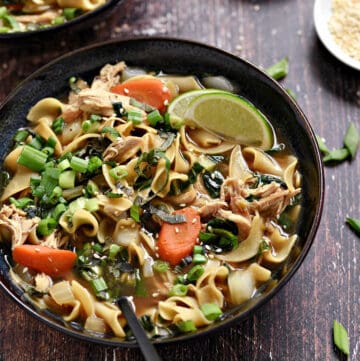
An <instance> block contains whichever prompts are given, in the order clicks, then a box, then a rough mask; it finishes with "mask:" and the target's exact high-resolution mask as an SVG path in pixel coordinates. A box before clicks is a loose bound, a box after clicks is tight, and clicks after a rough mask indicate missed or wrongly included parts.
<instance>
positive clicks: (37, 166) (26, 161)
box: [17, 145, 48, 172]
mask: <svg viewBox="0 0 360 361" xmlns="http://www.w3.org/2000/svg"><path fill="white" fill-rule="evenodd" d="M47 158H48V156H47V154H45V153H43V152H41V151H40V150H37V149H35V148H32V147H30V146H29V145H25V146H24V148H23V150H22V151H21V154H20V156H19V158H18V160H17V162H18V163H19V164H21V165H23V166H24V167H26V168H29V169H31V170H33V171H35V172H40V171H42V170H43V169H44V167H45V164H46V161H47Z"/></svg>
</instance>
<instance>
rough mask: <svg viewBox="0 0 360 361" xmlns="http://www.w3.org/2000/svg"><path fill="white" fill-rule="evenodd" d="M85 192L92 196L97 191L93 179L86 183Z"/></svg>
mask: <svg viewBox="0 0 360 361" xmlns="http://www.w3.org/2000/svg"><path fill="white" fill-rule="evenodd" d="M85 192H86V195H87V196H89V197H93V196H95V195H96V194H97V193H98V192H99V187H98V186H97V184H96V183H95V182H94V181H92V180H89V181H88V183H87V185H86V188H85Z"/></svg>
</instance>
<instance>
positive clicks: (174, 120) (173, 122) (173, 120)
mask: <svg viewBox="0 0 360 361" xmlns="http://www.w3.org/2000/svg"><path fill="white" fill-rule="evenodd" d="M167 114H168V113H167ZM168 119H169V124H170V126H171V128H173V129H176V130H178V129H180V128H181V127H182V126H183V125H184V124H185V121H184V119H183V118H180V117H179V116H177V115H175V114H168Z"/></svg>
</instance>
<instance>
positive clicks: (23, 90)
mask: <svg viewBox="0 0 360 361" xmlns="http://www.w3.org/2000/svg"><path fill="white" fill-rule="evenodd" d="M120 60H124V61H126V63H127V64H128V65H132V66H139V67H142V68H146V69H149V70H162V71H164V72H166V73H176V74H200V75H203V74H212V75H222V76H225V77H227V78H228V79H230V80H232V81H234V82H235V83H236V84H237V85H238V86H239V89H240V91H239V93H240V95H242V96H244V97H245V98H247V99H249V100H250V101H251V102H252V103H253V104H254V105H255V106H257V107H258V108H259V109H260V110H261V111H262V112H263V113H264V114H265V115H266V116H267V117H268V118H269V119H270V121H271V123H272V124H273V126H274V128H275V129H276V131H277V133H278V134H280V137H281V138H284V139H287V140H288V142H287V143H289V144H290V147H291V148H292V149H291V151H292V152H293V153H294V155H295V156H296V157H297V158H298V159H299V171H300V173H301V174H302V175H303V185H302V187H303V194H304V197H303V200H302V202H303V203H302V211H301V215H300V218H299V221H298V223H297V226H296V232H297V234H298V235H299V240H298V243H297V246H296V247H295V249H294V251H293V252H292V254H291V256H290V257H289V259H288V260H287V261H286V267H287V269H288V271H287V272H286V273H282V272H281V270H279V272H278V276H277V280H276V284H275V283H274V285H275V286H274V287H268V288H267V289H266V290H264V292H263V293H261V294H259V296H258V297H255V298H254V299H252V300H251V301H250V302H248V303H247V304H246V305H243V306H241V307H238V308H236V309H233V310H232V311H231V312H229V313H228V314H226V315H225V316H224V318H223V320H222V321H220V322H218V323H215V324H213V325H211V326H210V327H208V328H205V329H203V330H202V331H200V332H197V333H196V334H191V335H184V336H177V337H174V338H171V339H164V340H158V341H156V342H158V343H162V342H164V343H166V342H172V341H179V340H185V339H188V338H191V337H194V336H196V335H204V334H206V333H207V332H210V331H212V330H214V329H219V328H220V327H223V326H226V325H229V324H230V323H232V322H235V321H239V320H240V319H242V318H244V317H246V316H247V315H248V314H249V313H250V312H252V311H253V310H254V309H256V308H257V307H258V306H259V305H261V304H263V303H264V302H266V301H267V300H268V299H269V298H271V297H272V296H273V295H274V294H275V293H276V292H277V291H278V290H279V288H280V287H282V286H283V285H284V284H285V283H286V282H287V281H288V280H289V279H290V277H291V276H292V275H293V274H294V272H295V271H296V269H297V268H298V267H299V265H300V264H301V262H302V261H303V259H304V257H305V256H306V254H307V252H308V250H309V248H310V246H311V244H312V241H313V239H314V237H315V233H316V230H317V227H318V224H319V221H320V216H321V209H322V203H323V183H324V179H323V169H322V165H321V159H320V154H319V150H318V147H317V144H316V141H315V138H314V133H313V131H312V129H311V126H310V125H309V123H308V121H307V120H306V118H305V116H304V114H303V113H302V112H301V110H300V109H299V108H298V106H297V105H296V103H295V102H294V101H293V100H292V99H291V98H290V97H289V96H288V94H287V93H286V92H285V91H284V90H283V89H282V88H281V87H280V86H279V85H278V83H276V82H275V81H273V80H272V79H271V78H270V77H268V76H267V75H266V74H264V73H263V72H261V71H260V70H259V69H258V68H256V67H255V66H253V65H251V64H250V63H248V62H246V61H244V60H242V59H239V58H237V57H235V56H232V55H230V54H228V53H226V52H223V51H221V50H219V49H216V48H213V47H209V46H206V45H203V44H199V43H194V42H191V41H186V40H176V39H168V38H157V39H154V38H151V39H150V38H146V39H132V40H123V41H111V42H107V43H103V44H98V45H95V46H91V47H87V48H84V49H81V50H80V51H75V52H73V53H70V54H68V55H65V56H63V57H62V58H60V59H58V60H56V61H54V62H52V63H50V64H48V65H47V66H45V67H43V68H41V69H40V70H38V71H37V72H36V73H34V74H33V75H32V76H31V77H29V78H28V79H27V80H25V81H24V82H23V83H22V84H21V85H20V86H18V87H17V88H16V89H15V90H14V91H13V93H12V94H11V95H10V96H9V97H8V98H7V100H6V101H5V102H4V103H3V105H2V107H1V108H0V132H1V134H2V135H3V137H2V139H3V142H2V143H1V144H0V158H1V159H3V158H4V156H5V155H6V154H7V152H8V151H9V148H10V146H11V139H12V136H13V134H14V133H15V131H16V130H17V129H18V128H19V127H22V126H25V125H26V119H25V116H26V114H27V112H28V109H29V108H30V107H31V106H32V105H33V104H35V103H36V102H37V101H38V100H40V99H42V98H44V97H48V96H54V97H61V96H63V95H65V94H67V92H68V79H69V78H70V77H71V76H81V77H82V78H85V79H89V80H90V79H92V77H93V76H94V75H95V74H97V73H98V71H99V69H100V68H101V67H102V66H103V65H104V64H106V63H115V62H117V61H120ZM305 210H306V212H305ZM0 284H1V286H2V287H3V289H4V290H5V291H6V292H7V293H8V294H9V295H10V296H11V297H12V298H13V299H14V300H15V301H16V302H18V303H19V304H20V305H22V306H23V307H24V308H25V309H27V310H28V311H29V312H30V313H31V314H32V315H33V316H35V317H37V318H39V319H41V320H42V321H44V322H45V323H47V324H48V325H50V326H52V327H55V328H57V329H60V330H62V331H64V332H66V333H69V334H71V335H73V336H77V337H80V338H83V339H85V340H88V341H93V342H99V343H105V344H110V345H116V346H133V345H134V342H132V341H123V340H119V339H115V338H114V339H100V338H94V337H91V336H88V335H85V334H84V333H82V332H81V330H77V329H75V328H73V327H72V325H71V324H66V323H64V322H63V321H62V320H60V319H57V318H56V317H54V316H53V315H51V314H49V313H46V312H43V311H41V312H39V311H38V310H36V309H34V307H33V306H32V305H31V304H30V303H28V302H27V301H26V299H25V297H24V295H23V293H22V291H21V290H20V289H17V288H16V287H14V285H13V284H12V283H11V282H10V279H9V277H8V266H7V263H6V254H4V253H3V254H1V253H0Z"/></svg>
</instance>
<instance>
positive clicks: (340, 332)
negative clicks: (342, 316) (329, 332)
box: [333, 320, 350, 355]
mask: <svg viewBox="0 0 360 361" xmlns="http://www.w3.org/2000/svg"><path fill="white" fill-rule="evenodd" d="M333 336H334V344H335V346H336V347H337V348H338V349H339V350H341V351H342V352H343V353H344V354H345V355H349V354H350V349H349V336H348V333H347V331H346V328H345V327H344V326H343V325H342V324H341V323H340V322H338V321H336V320H334V323H333Z"/></svg>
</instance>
